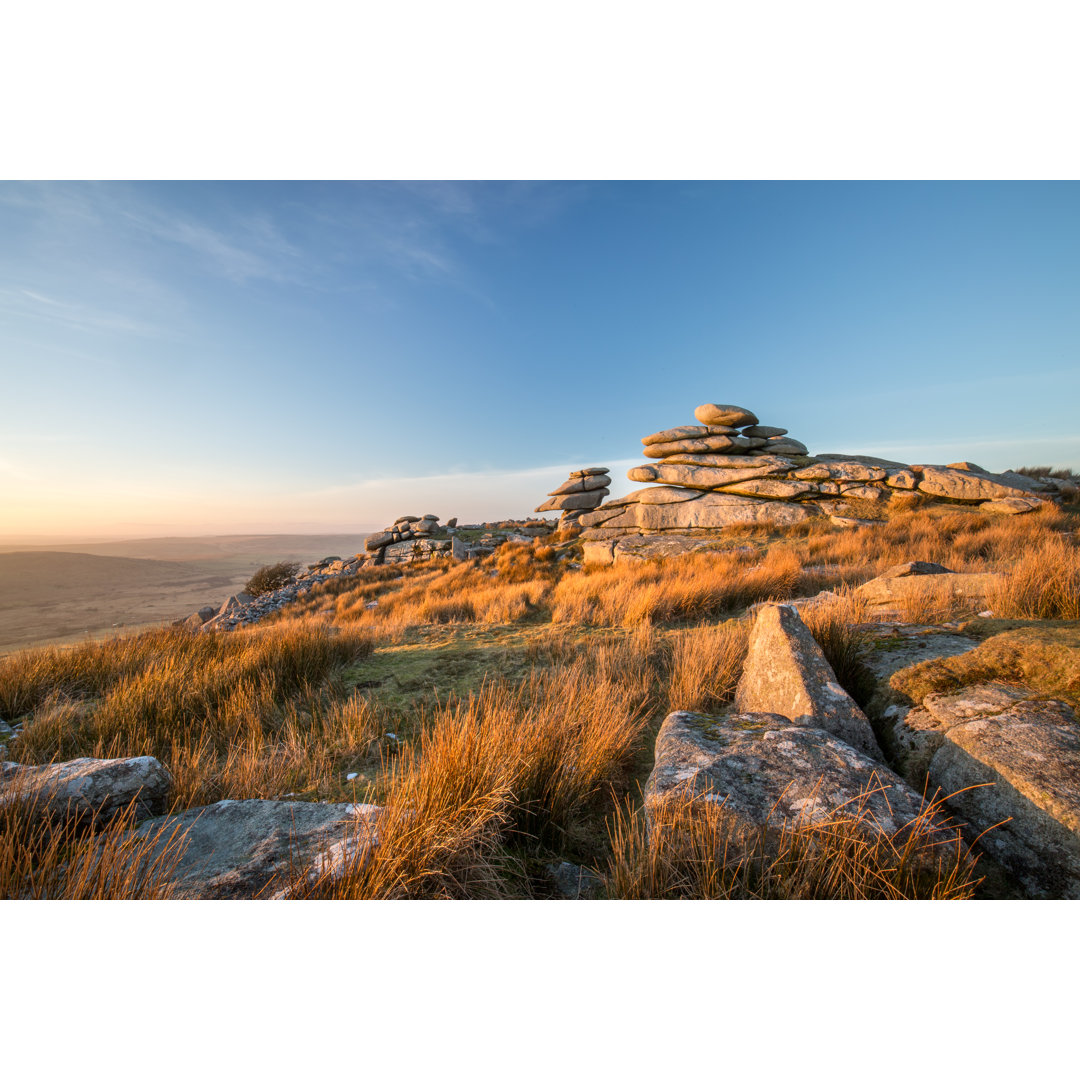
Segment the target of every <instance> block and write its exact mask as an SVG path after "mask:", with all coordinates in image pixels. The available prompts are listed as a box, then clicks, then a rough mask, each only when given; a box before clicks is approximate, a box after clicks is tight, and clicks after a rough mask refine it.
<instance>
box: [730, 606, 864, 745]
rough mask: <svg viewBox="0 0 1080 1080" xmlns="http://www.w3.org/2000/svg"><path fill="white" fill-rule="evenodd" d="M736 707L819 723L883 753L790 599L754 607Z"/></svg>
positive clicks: (801, 722) (803, 723) (807, 724)
mask: <svg viewBox="0 0 1080 1080" xmlns="http://www.w3.org/2000/svg"><path fill="white" fill-rule="evenodd" d="M735 707H736V708H737V709H739V711H740V712H747V713H750V712H761V713H766V712H767V713H774V714H779V715H780V716H784V717H786V718H787V719H788V720H789V721H791V722H792V723H793V724H798V725H800V726H803V727H814V728H823V729H824V730H825V731H827V732H829V733H830V734H832V735H835V736H836V737H837V738H838V739H843V740H844V741H845V742H846V743H849V744H850V745H851V746H854V747H855V748H856V749H858V750H861V751H862V752H863V753H864V754H868V755H869V756H870V757H872V758H876V759H878V760H880V759H881V757H882V753H881V748H880V747H879V746H878V743H877V739H876V738H875V736H874V730H873V728H872V727H871V726H870V721H869V720H867V718H866V715H865V714H864V713H863V711H862V709H860V708H859V706H858V705H856V704H855V702H854V700H852V698H851V696H850V695H849V694H848V693H847V691H846V690H844V688H843V687H842V686H841V685H840V684H839V683H838V682H837V681H836V674H835V673H834V672H833V669H832V668H831V667H830V666H829V662H828V661H827V660H826V659H825V654H824V653H823V652H822V651H821V646H820V645H818V643H817V642H816V641H815V640H814V636H813V634H811V633H810V631H809V630H808V629H807V627H806V624H805V623H804V622H803V621H802V619H801V618H800V616H799V613H798V611H796V610H795V608H794V607H792V606H791V605H790V604H762V605H761V607H759V608H758V610H757V614H756V615H755V617H754V626H753V629H752V630H751V631H750V644H749V650H748V652H747V656H746V663H745V665H744V666H743V673H742V677H741V678H740V679H739V684H738V687H737V688H736V690H735Z"/></svg>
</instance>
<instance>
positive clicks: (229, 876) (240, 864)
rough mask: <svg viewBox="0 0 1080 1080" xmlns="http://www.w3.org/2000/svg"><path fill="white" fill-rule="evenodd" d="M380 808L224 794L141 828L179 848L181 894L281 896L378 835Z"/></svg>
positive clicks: (159, 843)
mask: <svg viewBox="0 0 1080 1080" xmlns="http://www.w3.org/2000/svg"><path fill="white" fill-rule="evenodd" d="M379 813H380V811H379V808H378V807H375V806H369V805H362V804H356V803H300V802H285V801H278V800H272V799H243V800H240V801H236V800H232V799H225V800H224V801H222V802H218V803H214V804H213V805H212V806H199V807H195V808H193V809H191V810H185V811H184V812H183V813H181V814H169V815H167V816H166V817H158V818H153V819H151V820H150V821H146V822H144V823H143V824H142V825H140V826H139V828H138V829H137V830H136V832H137V834H138V835H140V836H142V837H144V838H146V839H148V840H151V841H152V842H153V844H154V847H155V849H159V850H165V849H166V848H169V849H170V850H176V848H177V847H179V849H180V857H179V861H178V862H177V864H176V868H175V871H174V872H173V880H174V882H175V885H176V888H175V891H174V892H173V895H174V896H176V897H177V898H181V899H207V900H244V899H252V898H256V897H257V898H260V899H277V898H284V897H285V896H286V895H287V892H286V889H287V887H288V884H289V882H290V880H291V879H292V878H293V877H294V876H296V875H297V874H298V873H302V872H303V871H305V870H306V871H307V874H308V877H309V878H311V879H313V878H314V877H316V876H318V875H319V874H320V873H323V872H329V873H331V874H332V873H333V872H334V870H335V869H339V868H340V867H341V866H342V864H343V863H344V861H345V859H346V857H348V856H351V855H354V854H356V853H357V852H360V853H361V855H360V856H359V857H362V852H363V851H364V850H365V849H368V848H370V847H371V846H373V845H374V844H375V843H376V842H377V838H376V835H375V830H374V826H375V822H376V820H377V818H378V815H379Z"/></svg>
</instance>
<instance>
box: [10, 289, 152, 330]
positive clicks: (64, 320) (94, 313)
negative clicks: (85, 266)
mask: <svg viewBox="0 0 1080 1080" xmlns="http://www.w3.org/2000/svg"><path fill="white" fill-rule="evenodd" d="M0 314H4V315H8V316H14V317H16V318H23V319H34V320H38V321H43V322H51V323H57V324H61V325H63V326H66V327H70V328H72V329H75V330H80V331H84V332H88V333H113V334H115V333H121V334H137V335H140V336H142V337H153V336H156V335H157V334H159V333H160V328H159V327H157V326H155V325H153V324H152V323H149V322H145V321H141V320H138V319H133V318H131V317H129V316H127V315H121V314H119V313H117V312H115V311H107V310H104V309H102V308H97V307H93V306H91V305H89V304H85V303H79V302H72V301H69V300H59V299H57V298H56V297H53V296H45V295H44V294H42V293H39V292H35V291H33V290H31V289H11V288H0Z"/></svg>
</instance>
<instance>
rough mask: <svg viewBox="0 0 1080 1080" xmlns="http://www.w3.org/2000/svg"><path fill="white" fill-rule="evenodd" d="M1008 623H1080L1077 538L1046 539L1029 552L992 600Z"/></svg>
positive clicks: (990, 601)
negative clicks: (1021, 621)
mask: <svg viewBox="0 0 1080 1080" xmlns="http://www.w3.org/2000/svg"><path fill="white" fill-rule="evenodd" d="M988 599H989V604H990V609H991V610H992V611H993V612H994V614H995V615H996V616H998V617H999V618H1005V619H1080V547H1078V546H1077V543H1076V540H1075V539H1074V538H1069V539H1067V538H1065V537H1064V536H1057V535H1053V536H1045V537H1042V538H1041V540H1040V542H1039V543H1038V544H1036V545H1033V546H1032V547H1030V548H1029V549H1028V550H1026V551H1025V552H1024V553H1023V554H1022V555H1021V556H1020V558H1019V559H1018V560H1017V561H1016V563H1015V564H1014V565H1013V566H1012V568H1011V569H1010V570H1009V571H1008V572H1007V574H1006V577H1005V581H1004V583H1003V584H1002V586H1001V587H1000V588H998V589H996V590H995V591H994V592H993V593H991V595H990V596H989V598H988Z"/></svg>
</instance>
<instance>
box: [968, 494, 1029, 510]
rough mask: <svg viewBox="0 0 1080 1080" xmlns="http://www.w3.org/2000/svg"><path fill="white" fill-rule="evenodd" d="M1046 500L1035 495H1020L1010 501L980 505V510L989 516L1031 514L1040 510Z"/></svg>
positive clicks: (993, 501)
mask: <svg viewBox="0 0 1080 1080" xmlns="http://www.w3.org/2000/svg"><path fill="white" fill-rule="evenodd" d="M1044 501H1045V500H1043V499H1039V498H1037V497H1036V496H1034V495H1018V496H1016V497H1014V498H1009V499H991V500H990V501H989V502H984V503H979V509H980V510H985V511H986V513H988V514H1029V513H1031V511H1032V510H1038V509H1039V507H1040V506H1042V505H1043V502H1044Z"/></svg>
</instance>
